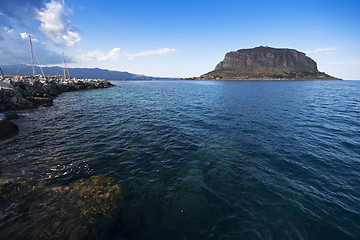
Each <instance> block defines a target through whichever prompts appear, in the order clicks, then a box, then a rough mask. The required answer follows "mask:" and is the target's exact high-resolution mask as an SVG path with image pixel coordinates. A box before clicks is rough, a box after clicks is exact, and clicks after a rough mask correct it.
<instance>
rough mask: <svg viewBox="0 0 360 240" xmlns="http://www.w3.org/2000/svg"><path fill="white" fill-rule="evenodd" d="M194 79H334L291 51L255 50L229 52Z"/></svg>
mask: <svg viewBox="0 0 360 240" xmlns="http://www.w3.org/2000/svg"><path fill="white" fill-rule="evenodd" d="M198 79H209V80H212V79H214V80H336V79H338V78H335V77H332V76H330V75H328V74H326V73H324V72H319V70H318V68H317V64H316V62H315V61H314V60H312V59H311V58H309V57H307V56H306V54H305V53H303V52H299V51H297V50H295V49H288V48H271V47H262V46H261V47H256V48H251V49H240V50H238V51H234V52H229V53H227V54H226V55H225V58H224V60H223V61H221V62H220V63H219V64H217V65H216V67H215V70H214V71H211V72H209V73H206V74H204V75H202V76H200V77H199V78H198Z"/></svg>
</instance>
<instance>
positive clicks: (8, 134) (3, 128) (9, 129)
mask: <svg viewBox="0 0 360 240" xmlns="http://www.w3.org/2000/svg"><path fill="white" fill-rule="evenodd" d="M18 133H19V127H18V126H17V125H16V124H15V123H13V122H11V121H9V120H2V121H0V141H4V140H7V139H9V138H12V137H15V136H16V135H17V134H18Z"/></svg>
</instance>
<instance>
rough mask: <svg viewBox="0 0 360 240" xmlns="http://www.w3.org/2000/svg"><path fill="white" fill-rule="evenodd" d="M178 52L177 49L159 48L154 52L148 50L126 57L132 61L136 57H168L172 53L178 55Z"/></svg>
mask: <svg viewBox="0 0 360 240" xmlns="http://www.w3.org/2000/svg"><path fill="white" fill-rule="evenodd" d="M178 52H179V51H178V50H177V49H173V48H161V49H156V50H150V51H143V52H140V53H135V54H127V55H126V56H127V57H128V58H129V60H133V59H134V58H136V57H144V56H164V55H169V54H173V53H178Z"/></svg>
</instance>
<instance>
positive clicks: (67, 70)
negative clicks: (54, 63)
mask: <svg viewBox="0 0 360 240" xmlns="http://www.w3.org/2000/svg"><path fill="white" fill-rule="evenodd" d="M62 57H63V61H64V65H65V68H64V78H65V69H66V72H67V75H68V77H69V78H70V73H69V69H68V67H67V64H66V61H65V55H64V52H63V53H62Z"/></svg>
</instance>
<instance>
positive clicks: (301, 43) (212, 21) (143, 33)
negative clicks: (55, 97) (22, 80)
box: [0, 0, 360, 79]
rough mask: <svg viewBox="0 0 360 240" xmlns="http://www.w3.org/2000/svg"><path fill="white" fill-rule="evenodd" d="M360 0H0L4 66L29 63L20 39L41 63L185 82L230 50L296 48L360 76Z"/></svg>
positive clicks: (346, 74)
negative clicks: (63, 63)
mask: <svg viewBox="0 0 360 240" xmlns="http://www.w3.org/2000/svg"><path fill="white" fill-rule="evenodd" d="M359 12H360V1H354V0H342V1H340V0H337V1H331V0H328V1H316V0H313V1H307V0H304V1H282V0H278V1H260V0H258V1H257V0H253V1H242V0H222V1H220V0H219V1H213V0H206V1H205V0H198V1H196V0H192V1H189V0H182V1H180V0H178V1H176V0H174V1H159V0H153V1H136V0H132V1H95V0H11V1H9V0H0V64H1V65H4V64H17V63H26V64H29V63H30V56H29V46H28V41H27V38H26V33H30V34H31V35H32V37H33V39H34V47H35V49H36V52H37V55H38V58H39V61H40V63H41V64H43V65H57V64H61V52H65V55H66V57H67V58H68V61H69V62H71V63H69V66H70V67H99V68H106V69H111V70H119V71H129V72H132V73H138V74H145V75H152V76H162V77H191V76H199V75H201V74H203V73H206V72H208V71H211V70H213V69H214V68H215V65H216V64H217V63H218V62H219V61H221V60H222V59H223V58H224V55H225V53H226V52H229V51H234V50H238V49H242V48H252V47H256V46H261V45H262V46H271V47H281V48H293V49H297V50H299V51H303V52H306V54H307V55H308V56H309V57H311V58H313V59H314V60H315V61H316V62H317V63H318V68H319V70H320V71H324V72H326V73H329V74H331V75H334V76H337V77H341V78H344V79H360V44H359V43H360V14H359Z"/></svg>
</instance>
